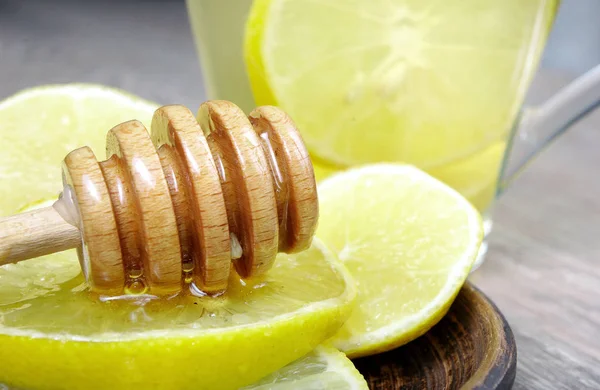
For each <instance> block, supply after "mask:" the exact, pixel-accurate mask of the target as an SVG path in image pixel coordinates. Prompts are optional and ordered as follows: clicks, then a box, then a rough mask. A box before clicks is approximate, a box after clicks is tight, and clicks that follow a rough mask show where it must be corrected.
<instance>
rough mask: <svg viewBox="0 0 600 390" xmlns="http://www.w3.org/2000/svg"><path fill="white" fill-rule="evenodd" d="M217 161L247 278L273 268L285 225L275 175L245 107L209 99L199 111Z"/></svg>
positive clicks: (239, 266) (238, 263) (238, 266)
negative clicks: (280, 217) (281, 225)
mask: <svg viewBox="0 0 600 390" xmlns="http://www.w3.org/2000/svg"><path fill="white" fill-rule="evenodd" d="M197 120H198V122H199V123H200V127H201V128H202V130H203V131H204V133H205V135H206V137H207V138H208V142H209V146H210V148H211V150H212V155H213V158H214V159H215V160H218V161H215V162H216V165H217V168H218V169H219V174H220V176H221V183H222V188H223V193H224V195H225V204H226V207H227V214H228V217H229V231H230V232H231V233H233V234H235V235H236V237H237V238H238V239H239V241H240V243H241V245H242V250H243V254H242V257H241V258H239V259H237V260H235V261H234V265H235V268H236V270H237V272H238V273H239V274H240V276H242V277H248V276H250V275H258V274H261V273H264V272H265V271H267V270H268V269H270V268H271V265H272V263H273V261H274V260H275V256H276V254H277V249H278V243H279V236H278V233H279V230H278V224H277V203H276V201H275V192H274V191H273V178H272V175H271V172H270V169H269V166H268V164H267V159H266V157H265V154H264V152H263V150H262V147H261V144H260V141H259V139H258V135H257V134H256V132H255V131H254V128H253V127H252V125H251V124H250V121H249V120H248V118H247V117H246V115H245V114H244V112H243V111H242V110H241V109H240V108H238V107H237V106H236V105H234V104H233V103H231V102H228V101H224V100H212V101H208V102H205V103H203V104H202V105H201V106H200V108H199V110H198V115H197Z"/></svg>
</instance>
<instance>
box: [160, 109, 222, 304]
mask: <svg viewBox="0 0 600 390" xmlns="http://www.w3.org/2000/svg"><path fill="white" fill-rule="evenodd" d="M152 141H153V142H154V144H155V146H157V147H173V148H175V150H177V153H178V154H179V157H180V159H181V161H182V166H183V168H184V170H185V175H186V181H187V183H184V184H182V185H184V186H186V187H189V188H188V191H189V194H188V201H189V213H190V215H188V216H187V217H188V218H189V219H190V222H191V223H192V230H193V237H192V239H193V246H194V254H193V257H194V263H195V266H194V270H193V279H194V283H195V284H196V286H198V287H199V288H200V289H202V290H203V291H207V292H215V291H222V290H224V289H225V288H226V287H227V280H228V278H229V270H230V265H231V243H230V237H229V225H228V222H227V209H226V208H225V200H224V198H223V190H222V189H221V182H220V180H219V174H218V172H217V168H216V166H215V162H214V161H213V157H212V155H211V152H210V148H209V146H208V143H207V141H206V138H205V137H204V134H203V133H202V129H201V128H200V125H199V124H198V122H197V121H196V117H195V116H194V114H192V112H191V111H190V110H189V109H188V108H186V107H184V106H179V105H170V106H163V107H160V108H159V109H157V110H156V112H155V113H154V117H153V118H152Z"/></svg>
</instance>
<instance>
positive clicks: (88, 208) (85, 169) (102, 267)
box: [63, 147, 125, 294]
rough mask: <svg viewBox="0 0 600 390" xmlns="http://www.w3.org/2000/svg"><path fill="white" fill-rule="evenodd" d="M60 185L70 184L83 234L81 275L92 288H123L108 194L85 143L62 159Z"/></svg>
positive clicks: (115, 290)
mask: <svg viewBox="0 0 600 390" xmlns="http://www.w3.org/2000/svg"><path fill="white" fill-rule="evenodd" d="M63 181H64V185H65V186H68V187H69V188H71V191H72V194H73V204H74V205H73V206H74V207H75V208H77V214H78V215H79V218H80V227H79V229H80V231H81V236H82V238H83V240H82V243H81V244H80V245H79V246H78V249H77V253H78V255H79V263H80V264H81V268H82V270H83V274H84V276H85V279H86V280H87V282H88V284H89V285H90V287H91V288H92V289H93V290H95V291H100V292H102V293H106V294H119V293H121V292H122V291H123V285H124V283H125V277H124V275H123V257H122V255H121V244H120V240H119V233H118V231H117V223H116V221H115V214H114V212H113V208H112V204H111V199H110V194H109V192H108V188H107V187H106V182H105V181H104V176H103V174H102V170H101V169H100V165H99V164H98V161H97V160H96V156H95V155H94V153H93V152H92V150H91V149H90V148H88V147H82V148H79V149H75V150H74V151H72V152H71V153H69V154H68V155H67V157H65V160H64V162H63Z"/></svg>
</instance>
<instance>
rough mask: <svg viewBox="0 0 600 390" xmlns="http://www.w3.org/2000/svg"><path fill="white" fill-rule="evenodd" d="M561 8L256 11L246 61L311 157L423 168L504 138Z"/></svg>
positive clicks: (270, 5)
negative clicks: (293, 125)
mask: <svg viewBox="0 0 600 390" xmlns="http://www.w3.org/2000/svg"><path fill="white" fill-rule="evenodd" d="M557 3H558V1H552V0H550V1H549V0H531V1H522V0H503V1H500V2H499V1H497V0H464V1H439V0H422V1H408V0H397V1H386V0H373V1H359V0H352V1H348V0H329V1H315V0H304V1H302V0H300V1H299V0H256V1H254V3H253V6H252V9H251V13H250V17H249V20H248V23H247V27H246V36H245V59H246V65H247V70H248V74H249V77H250V81H251V86H252V90H253V92H254V96H255V100H256V101H257V102H258V104H277V105H280V106H281V107H282V108H283V109H284V110H286V112H287V113H288V114H290V116H291V117H292V118H294V121H295V122H296V124H297V125H298V127H299V128H300V129H301V130H302V133H303V137H304V139H305V141H306V143H307V146H308V148H309V150H310V151H311V153H314V154H315V155H317V156H319V157H321V158H323V159H325V160H327V161H331V162H333V163H335V164H339V165H342V166H348V165H355V164H361V163H368V162H376V161H402V162H406V163H411V164H415V165H418V166H420V167H423V168H430V167H433V166H439V165H442V164H446V163H448V162H450V161H455V160H458V159H464V158H466V157H468V156H470V155H472V154H474V153H475V152H476V151H479V150H482V149H484V148H486V147H487V146H489V145H491V144H493V143H494V142H498V141H499V140H501V139H503V138H504V137H506V135H507V132H508V131H509V130H510V125H511V122H512V119H513V117H514V116H515V114H516V113H517V110H518V108H519V106H520V104H521V101H522V100H523V96H524V92H525V90H526V87H527V84H528V83H529V81H530V79H531V76H532V75H533V72H534V70H535V65H536V63H537V61H538V58H539V54H540V53H541V49H542V48H543V45H544V42H545V40H546V36H547V34H548V31H549V29H550V26H551V23H552V20H553V16H554V14H555V11H556V8H557Z"/></svg>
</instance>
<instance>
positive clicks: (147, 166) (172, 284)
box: [106, 120, 182, 294]
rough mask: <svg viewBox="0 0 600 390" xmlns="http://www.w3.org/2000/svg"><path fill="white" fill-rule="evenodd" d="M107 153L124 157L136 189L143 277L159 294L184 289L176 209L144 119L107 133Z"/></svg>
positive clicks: (108, 155)
mask: <svg viewBox="0 0 600 390" xmlns="http://www.w3.org/2000/svg"><path fill="white" fill-rule="evenodd" d="M106 155H107V157H108V158H110V157H111V156H112V155H116V156H117V157H119V158H120V159H121V160H123V163H124V166H125V167H126V171H127V175H126V176H125V177H126V178H125V179H124V180H128V181H129V182H130V184H131V187H132V188H133V190H134V192H135V208H134V209H135V210H136V212H135V217H136V220H137V222H138V232H139V238H140V243H139V245H138V248H140V249H141V256H142V262H143V266H144V270H143V272H144V280H145V281H146V283H147V285H148V287H150V289H151V290H152V291H153V292H154V293H156V294H168V293H170V292H178V291H180V290H181V284H182V281H181V276H182V264H181V250H180V246H179V234H178V232H177V223H176V219H175V212H174V210H173V204H172V202H171V196H170V194H169V188H168V185H167V181H166V179H165V176H164V173H163V169H162V166H161V163H160V159H159V157H158V154H157V152H156V150H155V148H154V146H153V144H152V141H151V140H150V135H149V134H148V132H147V131H146V128H145V127H144V125H142V123H141V122H139V121H136V120H132V121H129V122H124V123H121V124H120V125H117V126H115V127H113V128H112V129H111V130H110V131H109V132H108V134H107V139H106Z"/></svg>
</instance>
